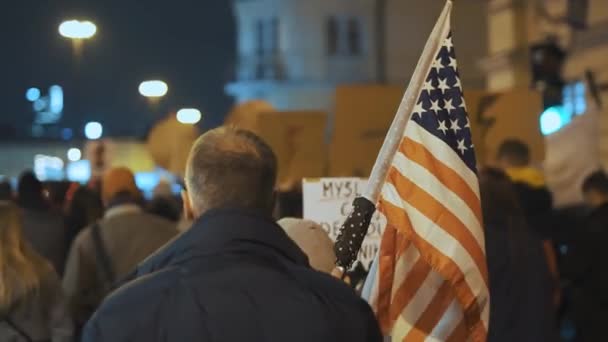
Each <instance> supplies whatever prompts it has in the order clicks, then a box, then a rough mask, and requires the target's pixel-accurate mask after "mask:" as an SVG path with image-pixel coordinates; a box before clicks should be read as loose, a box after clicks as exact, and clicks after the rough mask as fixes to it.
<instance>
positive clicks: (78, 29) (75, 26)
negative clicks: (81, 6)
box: [59, 20, 97, 39]
mask: <svg viewBox="0 0 608 342" xmlns="http://www.w3.org/2000/svg"><path fill="white" fill-rule="evenodd" d="M96 32H97V26H95V24H93V23H92V22H90V21H88V20H85V21H80V20H67V21H64V22H63V23H61V25H59V34H61V35H62V36H63V37H65V38H70V39H89V38H91V37H93V36H94V35H95V33H96Z"/></svg>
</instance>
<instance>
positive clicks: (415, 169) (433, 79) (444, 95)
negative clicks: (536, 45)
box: [364, 1, 489, 341]
mask: <svg viewBox="0 0 608 342" xmlns="http://www.w3.org/2000/svg"><path fill="white" fill-rule="evenodd" d="M450 10H451V3H450V2H449V1H448V4H447V5H446V9H444V13H442V17H440V22H438V24H437V26H436V28H435V30H434V33H433V34H434V35H435V36H433V34H432V35H431V38H430V39H429V43H427V47H426V48H425V51H426V53H423V57H421V61H420V62H419V64H418V68H423V69H422V70H419V73H420V75H421V76H424V75H426V77H420V78H419V82H418V83H419V84H418V85H416V84H414V85H413V84H412V82H413V83H416V80H412V82H411V83H410V87H412V86H414V87H416V86H417V87H418V88H416V89H417V90H416V97H415V98H412V100H415V101H414V102H413V108H412V109H411V111H408V112H409V120H408V121H407V123H406V125H405V128H404V130H403V131H402V132H401V136H400V141H399V142H398V144H397V145H398V146H397V148H396V151H395V153H394V154H393V155H392V159H390V166H389V167H388V170H387V173H386V177H385V178H384V183H383V184H381V192H380V194H379V199H378V209H379V210H380V211H381V212H382V214H384V215H385V216H386V218H387V222H388V223H387V226H386V229H385V232H384V235H383V237H382V242H381V246H380V251H379V252H378V256H377V258H376V260H375V262H374V265H373V266H372V269H371V270H370V278H368V282H367V284H366V289H365V294H364V295H365V296H367V299H368V301H369V303H370V304H371V305H372V307H373V309H374V311H375V312H376V314H377V317H378V320H379V322H380V325H381V326H382V329H383V331H384V333H385V334H386V335H389V336H391V338H392V340H393V341H468V340H473V341H485V339H486V335H487V329H488V319H489V293H488V274H487V268H486V259H485V243H484V234H483V229H482V216H481V204H480V197H479V184H478V179H477V172H476V162H475V153H474V148H473V142H472V139H471V130H470V125H469V119H468V117H467V109H466V105H465V101H464V97H463V92H462V85H461V83H460V77H459V74H458V63H457V60H456V55H455V53H454V42H453V40H452V35H451V28H450V24H449V13H450ZM446 13H447V15H446ZM433 42H435V43H433ZM425 55H426V58H425ZM425 59H426V60H425ZM418 90H419V91H418ZM406 95H407V93H406ZM406 97H407V96H406ZM405 100H407V99H404V101H405ZM410 108H411V107H410ZM398 115H399V113H398ZM377 163H378V162H377Z"/></svg>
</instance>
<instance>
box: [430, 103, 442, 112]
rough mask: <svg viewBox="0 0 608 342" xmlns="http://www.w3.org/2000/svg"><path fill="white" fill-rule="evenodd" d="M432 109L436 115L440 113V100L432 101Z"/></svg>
mask: <svg viewBox="0 0 608 342" xmlns="http://www.w3.org/2000/svg"><path fill="white" fill-rule="evenodd" d="M430 110H432V111H434V112H435V115H437V114H439V111H440V110H441V107H439V100H436V101H431V109H430Z"/></svg>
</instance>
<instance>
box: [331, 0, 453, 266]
mask: <svg viewBox="0 0 608 342" xmlns="http://www.w3.org/2000/svg"><path fill="white" fill-rule="evenodd" d="M451 9H452V0H447V2H446V4H445V6H444V8H443V11H442V12H441V15H440V16H439V18H438V20H437V23H436V24H435V27H434V28H433V31H432V32H431V35H430V38H429V39H428V40H427V42H426V45H425V47H424V50H423V52H422V55H421V56H420V59H419V60H418V64H417V66H416V69H415V71H414V74H413V75H412V78H411V79H410V83H409V85H408V87H407V89H406V91H405V94H404V96H403V99H402V100H401V103H400V104H399V108H398V109H397V113H396V115H395V118H394V119H393V122H392V123H391V126H390V128H389V130H388V133H387V135H386V138H385V139H384V143H383V144H382V148H381V149H380V152H379V154H378V157H377V158H376V162H375V164H374V167H373V168H372V172H371V174H370V177H369V180H368V183H367V188H366V189H365V192H364V193H363V196H362V197H358V198H356V199H355V200H354V202H353V210H352V212H351V214H350V215H349V216H348V218H347V219H346V220H345V221H344V223H343V224H342V227H341V228H340V233H339V234H338V237H337V239H336V244H335V246H334V250H335V252H336V256H337V261H336V264H337V265H338V266H339V267H342V268H344V269H348V268H350V267H351V266H352V264H353V263H354V261H355V260H356V259H357V254H358V253H359V250H360V249H361V244H362V243H363V239H364V238H365V235H366V234H367V229H368V227H369V224H370V223H371V219H372V216H373V214H374V212H375V210H376V204H377V203H378V199H379V198H380V193H381V191H382V187H383V185H384V181H385V179H386V176H387V174H388V171H389V170H390V167H391V164H392V160H393V158H394V156H395V153H396V152H397V149H398V148H399V145H400V144H401V141H402V140H403V134H404V132H405V128H406V125H407V123H408V122H409V120H410V116H411V114H412V111H413V109H414V106H415V105H416V101H417V99H418V96H419V94H420V92H421V91H422V87H423V85H424V81H425V78H426V75H427V74H428V72H429V70H430V68H431V65H432V62H433V59H434V57H435V56H436V55H437V52H438V51H439V49H440V48H441V44H442V41H441V37H442V35H441V33H442V32H443V30H444V29H445V27H446V23H449V19H450V12H451Z"/></svg>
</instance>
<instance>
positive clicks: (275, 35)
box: [269, 18, 281, 55]
mask: <svg viewBox="0 0 608 342" xmlns="http://www.w3.org/2000/svg"><path fill="white" fill-rule="evenodd" d="M269 24H270V41H271V43H270V51H272V52H273V53H274V54H275V55H276V54H277V53H278V52H279V51H280V42H281V40H280V39H281V37H280V31H279V29H280V26H279V18H272V19H271V20H270V23H269Z"/></svg>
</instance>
